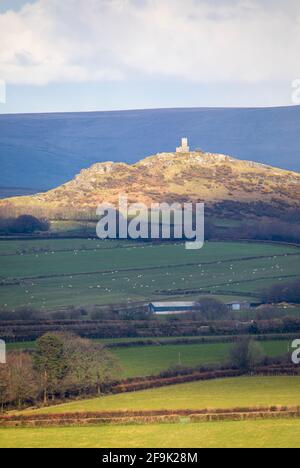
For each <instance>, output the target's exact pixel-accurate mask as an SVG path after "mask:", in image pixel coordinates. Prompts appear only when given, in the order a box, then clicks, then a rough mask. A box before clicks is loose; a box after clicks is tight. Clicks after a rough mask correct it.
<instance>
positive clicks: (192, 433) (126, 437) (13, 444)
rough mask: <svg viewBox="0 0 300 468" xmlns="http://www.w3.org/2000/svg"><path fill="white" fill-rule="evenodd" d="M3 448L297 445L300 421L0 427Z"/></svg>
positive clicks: (287, 446)
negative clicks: (32, 427)
mask: <svg viewBox="0 0 300 468" xmlns="http://www.w3.org/2000/svg"><path fill="white" fill-rule="evenodd" d="M0 447H2V448H55V447H57V448H128V447H130V448H170V447H173V448H218V447H222V448H231V447H232V448H247V447H249V448H300V420H299V419H288V420H276V421H271V420H270V421H268V420H263V421H242V422H240V421H239V422H221V423H220V422H217V423H200V424H162V425H158V424H153V425H135V426H115V427H114V426H106V427H105V426H99V427H62V428H59V430H58V429H57V428H38V429H28V428H26V429H0Z"/></svg>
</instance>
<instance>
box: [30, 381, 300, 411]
mask: <svg viewBox="0 0 300 468" xmlns="http://www.w3.org/2000/svg"><path fill="white" fill-rule="evenodd" d="M272 405H274V406H275V405H289V406H293V405H295V406H297V405H300V377H239V378H231V379H220V380H210V381H202V382H193V383H187V384H180V385H174V386H172V387H161V388H157V389H151V390H143V391H138V392H132V393H126V394H119V395H110V396H104V397H101V398H94V399H91V400H81V401H75V402H72V403H67V404H64V405H58V406H51V407H49V408H43V409H38V410H34V413H52V414H53V413H66V412H81V411H82V412H85V411H110V410H111V411H117V410H123V411H126V410H130V411H133V410H159V409H161V410H168V409H170V410H172V409H203V408H235V407H254V406H272ZM28 412H29V411H28V410H27V411H25V412H24V413H25V414H27V413H28Z"/></svg>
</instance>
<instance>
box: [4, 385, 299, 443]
mask: <svg viewBox="0 0 300 468" xmlns="http://www.w3.org/2000/svg"><path fill="white" fill-rule="evenodd" d="M299 404H300V377H240V378H235V379H222V380H213V381H204V382H193V383H187V384H181V385H174V386H172V387H171V388H170V387H162V388H158V389H151V390H144V391H139V392H133V393H127V394H120V395H111V396H106V397H102V398H94V399H92V400H84V401H76V402H72V403H68V404H64V405H59V406H54V407H50V408H45V409H39V410H34V411H32V410H31V411H30V410H27V411H26V413H29V412H33V413H42V412H46V413H63V412H78V411H79V412H80V411H109V410H151V409H171V410H172V409H174V410H176V409H200V408H232V407H238V406H239V407H245V406H262V405H266V406H270V405H299ZM0 447H1V448H27V447H28V448H47V447H49V448H54V447H59V448H73V447H76V448H128V447H130V448H143V447H145V448H160V447H162V448H163V447H166V448H170V447H173V448H214V447H224V448H229V447H237V448H243V447H245V448H246V447H253V448H254V447H258V448H269V447H270V448H271V447H274V448H281V447H282V448H285V447H286V448H293V447H295V448H300V419H279V420H277V419H276V420H253V421H252V420H248V421H238V422H231V421H226V422H211V423H189V424H187V423H185V420H184V418H183V419H182V422H181V423H176V424H149V425H148V424H147V425H138V424H135V425H117V426H97V427H96V426H95V427H59V428H53V427H50V428H36V429H35V428H0Z"/></svg>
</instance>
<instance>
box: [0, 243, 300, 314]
mask: <svg viewBox="0 0 300 468" xmlns="http://www.w3.org/2000/svg"><path fill="white" fill-rule="evenodd" d="M111 247H114V248H111ZM299 256H300V250H299V249H298V248H296V247H289V246H276V245H266V244H248V243H222V242H220V243H206V244H205V246H204V248H203V249H201V250H199V251H194V250H189V251H187V250H185V248H184V246H183V245H181V244H177V245H175V244H168V245H157V246H153V245H149V244H146V245H143V244H135V245H134V244H125V243H119V242H117V243H116V244H115V243H114V242H110V241H107V242H105V241H99V240H86V241H85V240H52V241H48V240H36V241H7V242H6V241H0V259H1V261H0V289H1V296H0V308H7V309H12V308H18V307H23V306H29V307H33V308H35V307H36V308H41V309H45V310H48V309H54V308H57V307H59V306H70V305H92V304H110V303H120V302H126V301H127V300H132V301H144V300H145V301H149V300H154V299H155V298H156V299H157V298H169V297H182V296H183V294H184V292H185V291H186V290H188V291H195V293H196V296H195V297H197V296H198V295H199V294H201V293H203V294H212V295H218V296H222V295H225V296H226V298H227V299H228V298H229V297H234V296H235V295H238V296H242V297H247V296H249V295H250V297H253V295H254V297H255V295H257V296H258V297H259V294H260V292H261V291H262V289H263V288H265V287H267V286H269V285H271V284H274V283H277V282H280V281H286V280H289V279H293V278H295V277H297V276H299ZM193 297H194V296H193Z"/></svg>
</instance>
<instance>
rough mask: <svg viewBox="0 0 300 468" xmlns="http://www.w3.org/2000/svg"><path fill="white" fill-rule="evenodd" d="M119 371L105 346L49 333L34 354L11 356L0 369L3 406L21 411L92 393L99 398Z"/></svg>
mask: <svg viewBox="0 0 300 468" xmlns="http://www.w3.org/2000/svg"><path fill="white" fill-rule="evenodd" d="M119 371H120V366H119V363H118V361H117V360H116V358H115V357H114V356H112V355H111V353H109V352H108V351H107V350H106V349H105V348H104V347H103V346H101V345H99V344H97V343H92V342H91V341H89V340H85V339H82V338H79V337H78V336H76V335H72V334H68V333H47V334H45V335H43V336H42V337H41V338H39V339H38V340H37V343H36V349H35V352H34V353H28V352H18V351H15V352H9V353H8V356H7V363H6V364H1V365H0V404H1V407H2V408H4V406H5V405H13V406H18V407H21V406H22V405H24V404H25V403H36V402H38V401H43V403H44V404H47V403H48V400H49V399H51V400H52V401H53V400H55V399H56V398H60V399H61V398H65V397H67V396H71V395H84V394H86V393H90V392H91V391H93V392H97V394H98V395H100V394H101V390H102V388H103V387H104V386H105V385H108V383H109V382H111V381H112V380H114V379H115V378H116V376H117V374H118V373H119Z"/></svg>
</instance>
